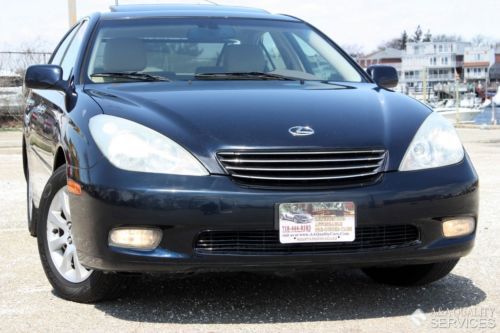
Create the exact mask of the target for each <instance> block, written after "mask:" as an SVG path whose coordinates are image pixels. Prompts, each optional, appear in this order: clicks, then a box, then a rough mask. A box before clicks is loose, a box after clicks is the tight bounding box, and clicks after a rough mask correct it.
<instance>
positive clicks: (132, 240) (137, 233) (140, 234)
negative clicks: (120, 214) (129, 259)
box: [108, 228, 162, 250]
mask: <svg viewBox="0 0 500 333" xmlns="http://www.w3.org/2000/svg"><path fill="white" fill-rule="evenodd" d="M161 238H162V231H161V230H160V229H157V228H116V229H113V230H111V232H110V233H109V239H108V244H109V245H110V246H116V247H122V248H127V249H135V250H154V249H156V247H157V246H158V244H160V241H161Z"/></svg>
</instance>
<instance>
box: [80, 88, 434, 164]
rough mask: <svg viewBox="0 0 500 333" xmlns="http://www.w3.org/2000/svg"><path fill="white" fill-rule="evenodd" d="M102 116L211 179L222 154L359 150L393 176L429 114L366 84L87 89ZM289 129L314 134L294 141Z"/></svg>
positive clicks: (420, 106) (412, 102)
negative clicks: (183, 155)
mask: <svg viewBox="0 0 500 333" xmlns="http://www.w3.org/2000/svg"><path fill="white" fill-rule="evenodd" d="M85 91H86V93H88V94H89V95H90V96H92V97H93V98H94V100H95V101H96V102H97V103H98V104H99V105H100V106H101V108H102V110H103V112H104V113H106V114H110V115H114V116H118V117H123V118H127V119H130V120H133V121H136V122H138V123H141V124H143V125H145V126H148V127H150V128H152V129H154V130H156V131H158V132H160V133H162V134H164V135H166V136H168V137H169V138H171V139H172V140H174V141H176V142H177V143H179V144H181V145H182V146H184V147H185V148H187V149H188V150H189V151H191V152H192V153H193V154H194V155H195V156H196V157H197V158H198V159H200V161H202V163H204V164H205V166H206V167H207V168H208V169H209V171H211V172H212V173H220V172H222V170H221V168H220V166H219V165H218V163H217V161H216V160H215V158H214V156H215V153H216V152H217V151H218V150H222V149H325V148H333V149H337V148H338V149H359V148H384V149H387V150H388V151H389V162H388V163H387V164H386V171H389V170H396V169H397V168H398V166H399V163H400V161H401V159H402V157H403V156H404V153H405V151H406V148H407V147H408V145H409V143H410V142H411V140H412V138H413V136H414V135H415V133H416V131H417V129H418V127H419V126H420V125H421V123H422V121H423V120H424V119H425V118H426V117H427V116H428V115H429V113H430V112H431V111H430V109H429V108H427V107H426V106H424V105H423V104H421V103H419V102H417V101H416V100H413V99H411V98H408V97H406V96H404V95H402V94H399V93H395V92H392V91H389V90H385V89H381V88H379V87H377V86H375V85H373V84H370V83H361V84H347V85H346V84H342V85H336V84H326V83H320V82H305V83H300V82H295V81H193V82H165V83H163V82H153V83H147V82H145V83H121V84H92V85H86V86H85ZM294 126H309V127H311V128H312V129H314V134H313V135H310V136H292V135H291V134H290V132H289V129H290V128H291V127H294Z"/></svg>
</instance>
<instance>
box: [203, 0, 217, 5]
mask: <svg viewBox="0 0 500 333" xmlns="http://www.w3.org/2000/svg"><path fill="white" fill-rule="evenodd" d="M204 1H206V2H208V3H211V4H212V5H214V6H218V5H219V4H218V3H217V2H215V1H211V0H204Z"/></svg>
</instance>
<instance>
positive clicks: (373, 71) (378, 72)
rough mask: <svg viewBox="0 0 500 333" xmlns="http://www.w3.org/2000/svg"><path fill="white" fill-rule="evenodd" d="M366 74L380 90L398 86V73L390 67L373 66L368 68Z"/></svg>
mask: <svg viewBox="0 0 500 333" xmlns="http://www.w3.org/2000/svg"><path fill="white" fill-rule="evenodd" d="M367 72H368V74H369V75H370V76H371V77H372V79H373V81H375V83H376V84H377V85H378V86H380V87H382V88H394V87H395V86H397V85H398V81H399V79H398V72H397V71H396V68H394V67H392V66H385V65H373V66H370V67H368V69H367Z"/></svg>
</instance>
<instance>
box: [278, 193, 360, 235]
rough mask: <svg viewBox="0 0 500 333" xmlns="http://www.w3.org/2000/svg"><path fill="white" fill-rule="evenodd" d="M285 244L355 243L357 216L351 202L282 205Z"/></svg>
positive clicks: (280, 231)
mask: <svg viewBox="0 0 500 333" xmlns="http://www.w3.org/2000/svg"><path fill="white" fill-rule="evenodd" d="M278 218H279V233H280V242H281V243H326V242H352V241H354V239H355V231H356V230H355V229H356V214H355V207H354V203H353V202H351V201H336V202H300V203H282V204H279V205H278Z"/></svg>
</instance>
